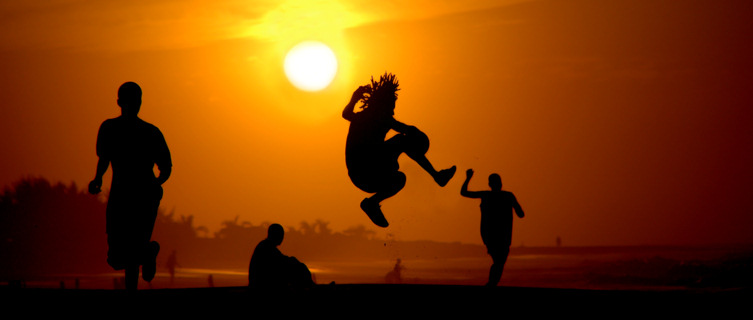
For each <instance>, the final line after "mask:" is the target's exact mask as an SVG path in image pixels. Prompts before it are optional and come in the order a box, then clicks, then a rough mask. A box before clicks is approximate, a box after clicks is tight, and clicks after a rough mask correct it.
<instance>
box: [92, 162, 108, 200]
mask: <svg viewBox="0 0 753 320" xmlns="http://www.w3.org/2000/svg"><path fill="white" fill-rule="evenodd" d="M109 166H110V159H107V158H105V157H99V160H98V161H97V173H96V175H95V176H94V180H92V181H91V182H89V193H91V194H98V193H100V192H101V191H102V176H103V175H105V172H107V168H108V167H109Z"/></svg>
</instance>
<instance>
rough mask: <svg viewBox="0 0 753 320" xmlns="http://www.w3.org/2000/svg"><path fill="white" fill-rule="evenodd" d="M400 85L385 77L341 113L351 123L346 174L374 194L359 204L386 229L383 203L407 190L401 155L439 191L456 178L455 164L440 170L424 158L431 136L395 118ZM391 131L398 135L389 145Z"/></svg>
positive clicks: (360, 91) (355, 96)
mask: <svg viewBox="0 0 753 320" xmlns="http://www.w3.org/2000/svg"><path fill="white" fill-rule="evenodd" d="M398 90H399V89H398V81H397V79H396V78H395V75H393V74H391V73H385V74H384V75H382V76H381V77H380V78H379V82H377V81H374V78H373V77H372V78H371V84H369V85H366V86H361V87H358V89H356V91H355V92H353V96H352V97H351V99H350V102H349V103H348V104H347V105H346V106H345V109H344V110H343V114H342V116H343V118H345V120H348V121H350V128H349V129H348V138H347V141H346V143H345V164H346V166H347V167H348V176H350V180H351V181H352V182H353V184H354V185H355V186H356V187H358V188H359V189H361V190H363V191H365V192H368V193H374V195H373V196H371V197H369V198H366V199H363V201H361V209H362V210H363V211H364V212H365V213H366V215H368V216H369V219H371V221H372V222H373V223H374V224H376V225H378V226H380V227H383V228H386V227H387V226H389V223H388V222H387V219H385V217H384V214H383V213H382V209H381V207H380V205H379V204H380V203H381V202H382V201H383V200H385V199H387V198H389V197H392V196H394V195H395V194H397V193H398V192H399V191H400V190H402V189H403V187H404V186H405V180H406V178H405V174H403V173H402V172H400V171H399V169H400V165H399V164H398V161H397V159H398V157H399V156H400V155H401V154H403V153H405V154H407V155H408V157H410V158H411V159H413V160H414V161H416V163H418V164H419V165H420V166H421V168H423V169H424V170H426V172H428V173H429V174H430V175H431V176H432V177H433V178H434V181H435V182H436V183H437V184H438V185H439V186H441V187H444V186H445V185H447V183H448V182H449V181H450V179H452V177H453V176H454V175H455V169H456V168H455V166H452V167H451V168H449V169H444V170H441V171H437V170H435V169H434V167H433V166H432V164H431V162H429V160H428V159H427V158H426V152H427V151H428V150H429V138H428V137H427V136H426V134H424V133H423V132H421V131H420V130H418V128H416V127H414V126H409V125H406V124H404V123H402V122H399V121H397V120H395V118H394V115H395V102H396V101H397V91H398ZM358 101H363V106H361V109H362V110H361V111H359V112H355V111H354V109H355V106H356V103H358ZM390 130H395V131H397V132H398V134H397V135H395V136H393V137H392V138H390V139H389V140H387V141H385V138H386V136H387V133H388V132H389V131H390Z"/></svg>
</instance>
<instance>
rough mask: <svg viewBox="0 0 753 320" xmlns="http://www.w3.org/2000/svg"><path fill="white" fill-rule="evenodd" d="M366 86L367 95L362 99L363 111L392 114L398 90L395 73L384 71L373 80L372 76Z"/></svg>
mask: <svg viewBox="0 0 753 320" xmlns="http://www.w3.org/2000/svg"><path fill="white" fill-rule="evenodd" d="M368 88H369V91H368V96H366V97H365V98H364V99H363V108H364V111H366V110H368V112H373V113H377V114H386V115H390V116H392V115H394V114H395V101H397V91H398V90H400V89H398V81H397V78H396V77H395V75H394V74H391V73H386V72H385V73H384V74H383V75H382V76H380V77H379V81H374V77H371V84H369V85H368Z"/></svg>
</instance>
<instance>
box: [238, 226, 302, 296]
mask: <svg viewBox="0 0 753 320" xmlns="http://www.w3.org/2000/svg"><path fill="white" fill-rule="evenodd" d="M283 238H285V230H283V228H282V226H281V225H279V224H276V223H275V224H272V225H270V226H269V228H268V229H267V238H266V239H264V240H262V241H261V242H259V244H258V245H256V248H255V249H254V253H253V254H252V255H251V262H250V263H249V265H248V286H249V287H250V288H253V289H258V290H280V289H285V288H307V287H311V286H313V285H314V281H313V280H312V277H311V272H310V271H309V268H308V267H306V265H305V264H303V263H302V262H300V261H298V259H296V258H295V257H288V256H286V255H284V254H282V252H280V249H278V248H277V246H279V245H280V244H282V239H283Z"/></svg>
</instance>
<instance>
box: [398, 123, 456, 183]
mask: <svg viewBox="0 0 753 320" xmlns="http://www.w3.org/2000/svg"><path fill="white" fill-rule="evenodd" d="M385 144H386V146H387V149H388V150H389V154H390V155H391V156H393V157H394V162H395V163H397V157H398V156H400V154H401V153H405V154H407V155H408V157H410V158H411V159H413V161H415V162H416V163H418V165H419V166H421V168H423V169H424V171H426V172H428V173H429V174H430V175H431V177H432V178H434V181H435V182H436V183H437V184H438V185H439V186H440V187H444V186H445V185H447V183H448V182H449V181H450V179H452V177H453V176H454V175H455V170H456V167H455V166H452V167H451V168H448V169H444V170H440V171H437V170H436V169H434V166H433V165H432V164H431V162H430V161H429V159H428V158H426V152H428V151H429V138H428V137H427V136H426V134H424V133H423V132H421V131H417V132H415V133H410V134H398V135H395V136H393V137H392V138H390V139H388V140H387V141H385Z"/></svg>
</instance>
